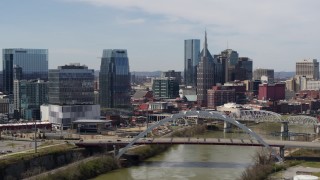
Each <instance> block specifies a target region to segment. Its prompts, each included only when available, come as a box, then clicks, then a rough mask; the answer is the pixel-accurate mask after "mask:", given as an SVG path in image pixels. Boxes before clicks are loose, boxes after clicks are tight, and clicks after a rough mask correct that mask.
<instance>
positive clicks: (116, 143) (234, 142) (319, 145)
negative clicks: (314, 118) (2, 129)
mask: <svg viewBox="0 0 320 180" xmlns="http://www.w3.org/2000/svg"><path fill="white" fill-rule="evenodd" d="M132 141H133V138H119V139H114V140H90V141H84V142H78V143H75V144H76V145H77V146H78V147H84V148H98V147H100V148H103V147H107V146H109V147H116V148H117V149H119V148H121V147H125V146H127V145H128V144H129V143H130V142H132ZM265 142H266V143H268V144H269V146H270V147H274V148H279V150H280V151H279V152H280V157H282V158H283V157H284V149H287V148H303V149H320V142H305V141H280V140H265ZM152 144H157V145H177V144H185V145H195V144H196V145H227V146H250V147H257V146H258V147H259V146H260V147H263V146H264V145H263V144H261V143H259V142H258V141H257V140H255V139H224V138H190V137H189V138H188V137H183V138H143V139H139V140H137V141H135V143H134V145H152Z"/></svg>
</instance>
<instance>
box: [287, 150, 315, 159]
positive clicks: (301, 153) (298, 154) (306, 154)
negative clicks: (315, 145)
mask: <svg viewBox="0 0 320 180" xmlns="http://www.w3.org/2000/svg"><path fill="white" fill-rule="evenodd" d="M291 156H293V157H301V156H304V157H320V150H316V149H299V150H297V151H295V152H293V153H291Z"/></svg>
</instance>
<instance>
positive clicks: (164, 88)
mask: <svg viewBox="0 0 320 180" xmlns="http://www.w3.org/2000/svg"><path fill="white" fill-rule="evenodd" d="M152 90H153V95H154V97H155V98H161V99H173V98H177V97H179V83H178V81H177V80H176V79H175V78H168V77H164V78H156V79H154V80H153V84H152Z"/></svg>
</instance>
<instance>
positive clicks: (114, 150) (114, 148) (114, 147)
mask: <svg viewBox="0 0 320 180" xmlns="http://www.w3.org/2000/svg"><path fill="white" fill-rule="evenodd" d="M118 154H119V146H117V145H113V155H114V157H116V156H117V155H118Z"/></svg>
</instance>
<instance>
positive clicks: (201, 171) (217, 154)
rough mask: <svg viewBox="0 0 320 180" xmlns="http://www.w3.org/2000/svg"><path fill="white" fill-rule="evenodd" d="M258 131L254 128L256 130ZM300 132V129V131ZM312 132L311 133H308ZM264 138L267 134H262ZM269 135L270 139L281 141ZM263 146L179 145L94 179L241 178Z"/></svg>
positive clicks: (209, 134) (213, 134)
mask: <svg viewBox="0 0 320 180" xmlns="http://www.w3.org/2000/svg"><path fill="white" fill-rule="evenodd" d="M253 129H255V128H253ZM299 129H300V128H299ZM309 131H310V130H309ZM260 133H261V135H262V136H266V135H267V134H268V133H266V132H264V131H263V130H262V131H260ZM203 136H205V137H221V138H236V137H237V138H243V139H247V138H248V135H247V134H245V133H222V132H212V131H209V132H207V133H206V134H205V135H202V136H200V137H203ZM279 138H280V137H279V136H268V139H279ZM260 149H262V148H261V147H241V146H208V145H176V146H172V147H171V148H170V149H169V150H167V151H166V152H164V153H162V154H159V155H157V156H155V157H152V158H149V159H147V160H146V161H144V162H143V163H141V164H140V165H139V166H132V167H129V168H123V169H118V170H116V171H113V172H109V173H107V174H104V175H101V176H98V177H96V178H95V180H104V179H117V180H118V179H119V180H144V179H155V180H157V179H161V180H187V179H188V180H193V179H194V180H196V179H197V180H198V179H201V180H207V179H208V180H209V179H215V180H219V179H223V180H224V179H226V180H229V179H230V180H233V179H238V178H240V176H241V174H242V172H243V171H244V169H245V168H246V167H248V166H249V165H250V164H252V163H253V159H252V157H253V156H254V154H255V153H256V152H257V151H259V150H260Z"/></svg>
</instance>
